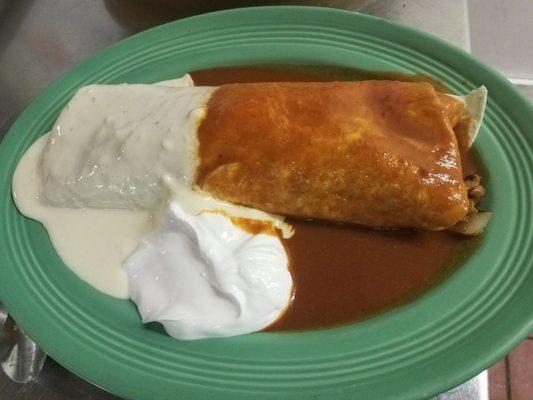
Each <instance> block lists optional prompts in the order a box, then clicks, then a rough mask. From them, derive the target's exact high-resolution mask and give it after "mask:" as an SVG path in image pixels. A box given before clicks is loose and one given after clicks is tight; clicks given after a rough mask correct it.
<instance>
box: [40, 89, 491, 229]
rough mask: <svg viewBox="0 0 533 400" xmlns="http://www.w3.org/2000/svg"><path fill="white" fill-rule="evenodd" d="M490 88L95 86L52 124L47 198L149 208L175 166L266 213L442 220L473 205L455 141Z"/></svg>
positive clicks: (460, 141) (446, 222) (472, 131)
mask: <svg viewBox="0 0 533 400" xmlns="http://www.w3.org/2000/svg"><path fill="white" fill-rule="evenodd" d="M485 97H486V90H485V89H484V88H480V89H478V90H476V91H474V92H472V93H470V94H468V95H467V96H465V97H461V96H454V95H449V94H445V93H439V92H437V91H436V90H435V89H434V88H433V86H431V85H430V84H428V83H424V82H398V81H361V82H323V83H310V82H305V83H303V82H302V83H250V84H231V85H222V86H218V87H194V86H190V80H185V82H184V81H183V80H182V81H179V82H178V84H173V83H169V84H163V85H91V86H88V87H85V88H82V89H80V91H78V93H77V94H76V95H75V96H74V97H73V99H72V100H71V102H70V103H69V104H68V105H67V107H66V108H65V109H64V110H63V112H62V113H61V115H60V117H59V119H58V121H57V123H56V124H55V126H54V128H53V130H52V132H51V134H50V137H49V140H48V144H47V146H46V148H45V150H44V151H43V155H42V160H41V178H42V198H43V199H44V200H45V201H46V202H48V203H49V204H51V205H54V206H61V207H100V208H154V207H156V206H157V204H159V203H161V202H163V201H164V200H165V199H166V198H167V197H168V196H169V190H168V182H169V179H168V178H169V177H170V178H172V179H171V181H172V182H174V184H175V185H185V186H187V187H190V188H192V189H194V190H196V191H198V192H205V193H207V194H209V195H210V196H214V197H216V198H219V199H221V200H225V201H229V202H231V203H235V204H239V205H244V206H248V207H253V208H256V209H259V210H263V211H266V212H269V213H275V214H281V215H289V216H295V217H301V218H317V219H324V220H330V221H336V222H346V223H356V224H362V225H367V226H372V227H393V228H421V229H428V230H438V229H446V228H448V227H451V226H453V225H455V224H457V223H458V222H461V221H463V220H465V218H466V216H467V214H468V209H469V204H468V193H467V188H466V186H465V183H464V180H463V173H462V168H461V156H460V151H459V150H460V146H466V147H468V146H470V145H471V143H472V141H473V139H474V138H475V135H476V133H477V130H478V129H479V124H480V122H481V117H482V112H483V107H484V101H485V100H484V99H485ZM163 178H166V179H163ZM164 182H166V184H165V183H164Z"/></svg>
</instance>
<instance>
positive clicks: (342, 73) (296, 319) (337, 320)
mask: <svg viewBox="0 0 533 400" xmlns="http://www.w3.org/2000/svg"><path fill="white" fill-rule="evenodd" d="M191 75H192V77H193V80H194V82H195V85H198V86H202V85H206V86H208V85H209V86H216V85H221V84H225V83H248V82H306V81H307V82H312V81H315V82H323V81H338V80H365V79H389V80H402V81H428V82H430V83H432V84H433V85H434V86H435V87H436V88H437V89H438V90H439V91H447V90H446V89H445V87H444V86H443V85H442V84H441V83H439V82H437V81H434V80H432V79H431V78H429V77H425V76H422V75H403V74H398V73H384V72H379V73H376V72H371V71H362V70H356V69H349V68H343V67H325V66H280V65H271V66H249V67H242V66H239V67H226V68H216V69H211V70H202V71H196V72H193V73H191ZM462 163H463V174H464V176H466V175H469V174H474V173H479V172H480V168H481V167H480V165H479V163H478V161H477V157H476V155H475V154H474V153H473V152H469V153H467V154H463V155H462ZM287 222H289V223H290V224H292V225H293V227H294V228H295V234H294V236H293V237H292V238H290V239H285V240H284V245H285V247H286V248H287V250H288V254H289V257H290V268H291V273H292V277H293V281H294V287H295V291H294V298H293V301H292V303H291V305H290V306H289V307H288V309H287V311H286V312H285V313H284V315H283V316H282V317H280V318H279V319H278V320H277V321H276V322H275V323H274V324H272V325H270V326H269V327H268V328H267V329H265V330H266V331H298V330H306V329H317V328H327V327H333V326H339V325H343V324H347V323H351V322H354V321H358V320H362V319H366V318H369V317H371V316H373V315H376V314H378V313H381V312H384V311H387V310H389V309H392V308H394V307H398V306H400V305H402V304H405V303H407V302H409V301H412V300H414V299H416V298H417V297H419V296H420V295H421V294H423V293H424V292H426V291H427V290H429V289H430V288H432V287H434V286H436V285H437V284H438V283H439V282H441V281H442V280H443V279H445V278H446V277H448V276H449V275H450V274H451V273H453V271H454V270H455V269H456V268H457V267H458V266H460V265H461V264H462V263H463V262H464V260H465V259H466V258H467V257H468V256H469V255H470V254H471V253H472V251H473V250H474V249H475V248H476V247H477V245H478V243H479V238H465V237H460V236H456V235H454V234H450V233H447V232H443V231H437V232H426V231H414V230H373V229H368V228H365V227H360V226H354V225H342V224H335V223H328V222H323V221H305V220H299V219H288V220H287Z"/></svg>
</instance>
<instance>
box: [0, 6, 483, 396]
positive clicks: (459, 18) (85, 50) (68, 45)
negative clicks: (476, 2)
mask: <svg viewBox="0 0 533 400" xmlns="http://www.w3.org/2000/svg"><path fill="white" fill-rule="evenodd" d="M275 4H292V5H317V6H330V7H336V8H344V9H349V10H354V11H359V12H365V13H369V14H374V15H378V16H381V17H384V18H389V19H393V20H396V21H400V22H403V23H405V24H407V25H411V26H414V27H417V28H418V29H421V30H426V31H428V32H430V33H433V34H435V35H437V36H440V37H442V38H444V39H446V40H448V41H450V42H452V43H454V44H456V45H458V46H460V47H463V48H465V49H467V50H469V49H470V36H469V27H468V12H467V3H466V0H451V1H447V2H441V1H439V0H411V1H409V2H407V1H397V0H377V1H376V0H364V1H342V0H329V1H285V2H278V1H243V0H232V1H218V2H215V1H208V0H196V1H175V0H152V1H150V0H137V1H131V0H18V1H16V0H0V110H2V112H1V113H0V139H1V138H2V137H3V136H4V135H5V133H6V132H7V130H8V129H9V127H10V126H11V124H12V123H13V122H14V121H15V119H16V118H17V117H18V115H19V114H20V113H21V112H22V111H23V109H24V108H25V107H26V106H27V105H28V104H29V103H30V102H31V100H32V99H33V98H34V97H35V96H36V95H37V94H38V93H39V92H40V91H41V90H43V89H44V88H45V87H46V86H47V85H49V84H50V83H51V82H52V81H53V80H54V79H56V78H57V77H58V76H59V75H60V74H62V73H63V72H65V71H67V70H68V69H70V68H72V67H73V66H74V65H75V64H77V63H78V62H79V61H81V60H82V59H84V58H86V57H88V56H90V55H91V54H94V53H95V52H97V51H98V50H100V49H102V48H104V47H106V46H107V45H109V44H111V43H114V42H117V41H118V40H120V39H122V38H125V37H127V36H130V35H132V34H134V33H137V32H140V31H143V30H145V29H148V28H150V27H153V26H156V25H160V24H162V23H165V22H169V21H173V20H176V19H179V18H184V17H187V16H191V15H196V14H201V13H204V12H209V11H215V10H219V9H223V8H234V7H242V6H248V5H275ZM443 20H446V21H447V24H442V23H441V22H442V21H443ZM486 393H487V389H486V374H483V375H482V376H481V377H477V378H476V379H474V380H472V381H470V382H468V383H467V384H465V385H462V386H461V387H460V388H458V389H456V390H454V391H451V392H449V393H447V394H444V395H441V396H438V398H439V399H440V400H443V399H462V400H475V399H486V398H487V397H486V396H487V394H486ZM0 399H13V400H15V399H17V400H26V399H32V400H34V399H35V400H41V399H42V400H60V399H61V400H63V399H85V400H103V399H106V400H111V399H118V397H116V396H113V395H111V394H109V393H107V392H105V391H104V390H102V389H100V388H98V387H96V386H94V385H92V384H90V383H88V382H86V381H84V380H83V379H81V378H79V377H77V376H75V375H73V374H72V373H70V372H69V371H67V370H66V369H64V368H63V367H61V366H60V365H59V364H57V363H56V362H55V361H54V360H52V359H48V360H47V362H46V363H45V366H44V368H43V371H42V372H41V374H40V375H39V376H38V378H37V379H36V380H35V381H33V382H31V383H28V384H24V385H20V384H16V383H14V382H12V381H10V380H9V379H8V378H7V377H6V376H5V375H3V374H2V373H1V372H0Z"/></svg>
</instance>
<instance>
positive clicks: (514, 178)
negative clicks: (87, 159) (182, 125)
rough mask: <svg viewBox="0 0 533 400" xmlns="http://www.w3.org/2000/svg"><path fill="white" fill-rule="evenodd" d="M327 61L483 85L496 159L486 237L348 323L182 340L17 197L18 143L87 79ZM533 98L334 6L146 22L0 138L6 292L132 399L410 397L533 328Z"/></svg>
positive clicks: (471, 371) (75, 365)
mask: <svg viewBox="0 0 533 400" xmlns="http://www.w3.org/2000/svg"><path fill="white" fill-rule="evenodd" d="M260 63H297V64H328V65H340V66H349V67H356V68H362V69H373V70H385V71H391V70H393V71H400V72H411V73H424V74H429V75H431V76H433V77H435V78H437V79H440V80H442V81H444V82H445V83H446V84H447V85H448V86H449V87H450V88H451V89H453V90H454V91H457V92H459V93H464V92H466V91H468V90H470V89H473V88H475V87H477V86H479V85H482V84H483V85H485V86H487V88H488V91H489V101H488V106H487V111H486V114H485V120H484V123H483V127H482V129H481V131H480V133H479V136H478V140H477V141H476V144H475V147H476V148H477V149H478V151H479V152H480V153H481V155H482V158H483V159H484V160H485V163H486V164H487V166H488V167H489V168H490V179H489V181H488V185H487V186H488V193H489V195H488V199H487V202H486V203H485V204H486V207H487V208H488V209H490V210H492V211H494V216H493V219H492V221H491V223H490V225H489V226H488V229H487V231H486V233H485V237H484V240H483V243H482V245H481V247H480V248H479V249H478V251H477V252H476V253H475V255H474V256H473V257H472V258H471V259H470V260H469V261H468V263H467V264H466V265H464V267H462V268H461V269H460V270H459V271H457V272H456V273H455V274H454V275H453V276H452V277H451V278H450V279H448V280H447V281H445V282H444V283H443V284H441V285H439V286H438V287H437V288H435V289H433V290H431V291H430V292H429V293H427V294H426V295H424V296H423V297H421V298H420V299H419V300H418V301H415V302H414V303H411V304H409V305H407V306H404V307H401V308H398V309H396V310H393V311H391V312H388V313H386V314H383V315H381V316H379V317H376V318H373V319H370V320H368V321H364V322H359V323H356V324H353V325H349V326H345V327H341V328H336V329H328V330H322V331H314V332H313V331H311V332H305V333H291V334H286V333H256V334H251V335H244V336H241V337H233V338H226V339H209V340H203V341H193V342H180V341H177V340H174V339H171V338H170V337H167V336H165V335H164V334H162V333H161V332H159V331H157V330H151V329H147V328H144V327H143V326H142V324H141V321H140V319H139V316H138V315H137V313H136V311H135V308H134V306H133V305H132V304H131V303H129V302H128V301H125V300H116V299H113V298H111V297H107V296H105V295H103V294H100V293H99V292H97V291H96V290H94V289H92V288H91V287H90V286H88V285H87V284H85V283H84V282H82V281H81V280H79V279H78V278H77V277H76V276H75V275H74V274H73V273H72V272H71V271H70V270H69V269H68V268H66V267H65V266H64V264H63V263H62V262H61V260H60V259H59V258H58V256H57V254H56V253H55V251H54V249H53V248H52V246H51V244H50V241H49V239H48V235H47V234H46V232H45V230H44V228H43V227H42V226H41V225H40V224H39V223H37V222H34V221H32V220H29V219H26V218H24V217H22V216H21V215H20V214H19V213H18V212H17V209H16V208H15V206H14V204H13V202H12V200H11V177H12V174H13V170H14V168H15V166H16V164H17V162H18V160H19V158H20V157H21V155H22V154H23V152H24V150H25V149H26V148H27V147H28V146H29V145H30V144H31V143H32V142H33V141H34V140H35V139H36V138H37V137H38V136H40V135H42V134H43V133H45V132H46V131H47V130H48V129H49V128H50V127H51V125H52V123H53V121H54V120H55V119H56V117H57V115H58V113H59V111H60V110H61V108H62V107H63V106H64V105H65V103H66V102H67V101H68V99H69V98H70V97H71V96H72V94H73V93H74V91H75V90H76V89H77V88H79V87H80V86H82V85H86V84H89V83H95V82H99V83H104V82H105V83H118V82H154V81H158V80H163V79H170V78H173V77H176V76H178V75H180V74H183V73H185V72H187V71H190V70H195V69H201V68H208V67H215V66H226V65H236V64H260ZM532 126H533V110H532V107H531V104H529V103H528V102H527V100H526V99H525V98H524V97H522V96H521V95H520V94H519V93H518V92H517V90H516V89H515V88H513V86H512V85H511V84H510V83H509V82H508V81H507V80H505V79H504V78H503V77H502V76H501V75H500V74H498V73H497V72H495V71H494V70H492V69H491V68H489V67H487V66H485V65H483V64H482V63H480V62H478V61H476V60H475V59H474V58H472V57H471V56H470V55H469V54H467V53H465V52H464V51H461V50H459V49H457V48H455V47H453V46H451V45H449V44H447V43H445V42H443V41H441V40H439V39H436V38H434V37H431V36H428V35H426V34H423V33H420V32H417V31H415V30H412V29H409V28H406V27H404V26H401V25H397V24H395V23H391V22H388V21H385V20H381V19H378V18H374V17H369V16H366V15H360V14H355V13H350V12H343V11H337V10H332V9H320V8H305V7H303V8H302V7H272V8H270V7H269V8H251V9H237V10H229V11H224V12H219V13H213V14H206V15H201V16H198V17H194V18H189V19H184V20H181V21H176V22H173V23H170V24H167V25H163V26H160V27H158V28H155V29H151V30H149V31H146V32H143V33H141V34H139V35H136V36H133V37H131V38H128V39H126V40H124V41H122V42H120V43H118V44H116V45H114V46H111V47H109V48H107V49H105V50H104V51H102V52H100V53H99V54H97V55H96V56H94V57H92V58H90V59H88V60H86V61H84V62H83V63H81V64H80V65H78V66H77V67H76V68H74V69H72V70H71V71H70V72H68V73H67V74H65V75H64V76H62V77H61V78H60V79H58V80H57V81H56V82H55V83H54V84H52V85H51V86H50V87H49V88H48V89H46V90H45V91H44V92H43V93H42V94H41V95H40V96H39V97H38V98H37V99H36V100H35V101H34V102H33V103H32V104H31V105H30V106H29V107H28V109H27V110H26V111H25V112H24V113H23V114H22V115H21V116H20V118H19V119H18V120H17V121H16V123H15V124H14V125H13V127H12V128H11V130H10V131H9V133H8V135H7V137H6V138H5V140H4V141H3V143H2V145H1V148H0V162H1V164H0V165H1V170H0V191H1V198H0V201H1V204H0V221H1V225H0V254H1V260H0V266H1V280H0V297H1V300H2V301H3V302H4V303H5V305H6V307H7V309H8V310H9V312H10V313H12V314H13V316H14V317H15V319H16V320H17V321H18V323H19V324H20V326H21V327H22V328H23V329H24V330H25V331H26V332H27V333H28V334H29V335H30V336H31V337H32V338H34V339H35V341H37V342H38V343H39V344H40V345H41V346H42V347H43V348H44V349H45V350H46V352H48V353H49V354H50V356H52V357H53V358H55V359H56V360H58V361H59V362H60V363H61V364H63V365H64V366H66V367H67V368H69V369H71V370H72V371H73V372H75V373H77V374H79V375H80V376H82V377H83V378H85V379H87V380H89V381H91V382H93V383H95V384H97V385H99V386H102V387H104V388H106V389H108V390H110V391H111V392H113V393H116V394H118V395H121V396H124V397H127V398H135V399H156V398H157V399H176V398H180V399H206V398H217V399H232V400H233V399H249V398H251V397H252V396H253V397H254V398H276V399H278V398H294V399H302V398H320V399H415V398H427V397H428V396H430V395H432V394H435V393H438V392H442V391H444V390H446V389H448V388H450V387H453V386H455V385H458V384H460V383H461V382H463V381H465V380H467V379H468V378H470V377H472V376H474V375H475V374H477V373H479V372H480V371H481V370H483V369H484V368H487V367H488V366H489V365H491V364H492V363H494V362H496V361H497V360H498V359H499V358H500V357H502V356H503V355H504V354H506V353H507V352H508V351H509V350H510V349H511V348H512V347H513V346H514V345H516V344H517V343H518V342H519V341H520V340H522V339H523V338H524V337H526V335H527V334H528V332H530V331H531V330H532V329H533V268H532V267H533V265H532V258H531V256H532V254H533V252H532V234H533V230H532V229H531V221H532V208H531V201H532V198H533V197H532V191H533V186H532V182H533V176H532V165H533V162H532V151H531V150H532V138H533V131H532V129H531V127H532Z"/></svg>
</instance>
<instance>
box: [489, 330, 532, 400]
mask: <svg viewBox="0 0 533 400" xmlns="http://www.w3.org/2000/svg"><path fill="white" fill-rule="evenodd" d="M489 400H533V333H531V334H530V335H529V337H528V338H527V339H526V340H524V341H523V342H522V343H521V344H519V345H518V346H517V347H516V348H515V349H514V350H513V351H511V353H509V354H508V355H507V356H506V357H505V358H503V359H501V360H500V361H498V362H497V363H496V364H494V365H493V366H492V367H491V368H490V369H489Z"/></svg>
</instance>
